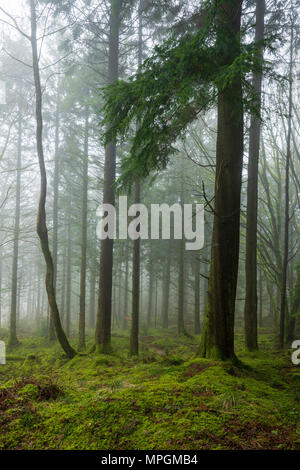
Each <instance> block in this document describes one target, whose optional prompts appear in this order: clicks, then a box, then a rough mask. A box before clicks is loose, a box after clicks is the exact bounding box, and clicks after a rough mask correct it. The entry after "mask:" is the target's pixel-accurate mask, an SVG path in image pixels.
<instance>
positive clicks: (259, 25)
mask: <svg viewBox="0 0 300 470" xmlns="http://www.w3.org/2000/svg"><path fill="white" fill-rule="evenodd" d="M264 14H265V0H256V27H255V42H258V41H261V40H262V39H263V38H264ZM258 54H259V60H260V61H262V60H263V49H262V47H261V48H260V50H259V53H258ZM253 88H254V90H255V93H256V94H257V97H256V106H257V108H258V110H259V111H260V108H261V89H262V74H261V73H260V74H255V75H254V76H253ZM260 128H261V125H260V119H259V118H258V117H257V116H255V115H252V116H251V124H250V137H249V163H248V188H247V224H246V298H245V309H244V318H245V342H246V348H247V349H248V350H250V351H251V350H255V349H257V348H258V345H257V205H258V160H259V143H260Z"/></svg>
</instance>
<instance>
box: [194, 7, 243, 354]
mask: <svg viewBox="0 0 300 470" xmlns="http://www.w3.org/2000/svg"><path fill="white" fill-rule="evenodd" d="M241 6H242V1H241V0H224V1H223V2H222V9H220V12H219V14H218V23H219V24H218V29H219V31H220V33H219V38H218V41H219V46H220V47H221V48H223V50H224V64H227V65H230V64H232V63H233V61H234V60H235V59H236V57H237V56H238V55H239V53H240V40H239V32H240V22H241ZM242 103H243V99H242V86H241V79H240V77H236V78H235V79H233V80H232V82H231V83H229V84H227V86H226V87H224V88H223V89H222V90H219V95H218V134H217V150H216V179H215V208H214V211H215V214H214V226H213V236H212V253H211V266H210V275H209V286H208V299H207V305H206V318H205V325H204V328H203V331H202V337H201V342H200V348H199V354H200V355H201V356H202V357H208V358H217V359H221V360H226V359H235V354H234V313H235V297H236V287H237V276H238V263H239V238H240V205H241V180H242V161H243V104H242Z"/></svg>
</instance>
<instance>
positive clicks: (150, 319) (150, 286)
mask: <svg viewBox="0 0 300 470" xmlns="http://www.w3.org/2000/svg"><path fill="white" fill-rule="evenodd" d="M149 269H150V271H149V290H148V311H147V326H148V327H149V326H151V323H152V299H153V266H152V256H151V255H150V268H149Z"/></svg>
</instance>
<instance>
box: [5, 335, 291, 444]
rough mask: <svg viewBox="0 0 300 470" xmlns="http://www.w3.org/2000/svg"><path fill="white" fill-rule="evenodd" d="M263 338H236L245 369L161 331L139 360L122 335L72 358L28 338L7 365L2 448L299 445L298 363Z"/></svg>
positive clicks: (144, 345)
mask: <svg viewBox="0 0 300 470" xmlns="http://www.w3.org/2000/svg"><path fill="white" fill-rule="evenodd" d="M262 333H263V332H262ZM259 342H260V350H259V351H258V352H256V353H251V354H249V353H246V352H245V351H244V350H243V346H242V344H241V337H239V335H238V336H237V354H238V357H239V359H240V360H241V361H242V362H243V363H244V364H245V365H246V366H248V367H244V368H237V367H235V366H232V365H230V364H222V363H219V362H212V361H209V360H203V359H199V358H197V357H196V351H197V346H198V344H199V337H193V338H187V337H177V336H176V335H175V334H174V335H171V334H164V333H162V332H161V333H157V331H155V332H148V334H147V335H145V336H142V337H141V354H140V358H139V359H133V358H130V357H128V353H127V350H128V337H126V335H125V334H124V335H122V334H121V333H120V334H118V335H117V334H116V335H114V337H113V349H114V353H113V354H111V355H95V354H87V355H78V356H76V357H75V358H74V359H72V360H68V359H67V358H66V357H64V355H63V354H62V352H61V350H60V348H59V346H58V345H57V343H54V344H52V345H49V344H48V345H47V344H45V339H41V338H29V339H28V338H27V339H26V338H21V345H20V346H19V347H18V348H17V349H16V350H15V351H13V352H11V353H9V354H8V355H7V364H6V365H0V426H1V433H0V449H86V450H87V449H98V450H104V449H109V450H124V449H126V450H134V449H146V450H154V449H156V450H161V449H164V450H167V449H168V450H171V449H178V450H180V449H186V450H195V449H197V450H201V449H300V366H293V365H292V363H291V354H290V351H285V352H278V351H274V349H273V339H272V336H271V335H270V334H266V333H265V334H261V335H260V341H259ZM91 345H92V338H90V339H89V345H88V346H91Z"/></svg>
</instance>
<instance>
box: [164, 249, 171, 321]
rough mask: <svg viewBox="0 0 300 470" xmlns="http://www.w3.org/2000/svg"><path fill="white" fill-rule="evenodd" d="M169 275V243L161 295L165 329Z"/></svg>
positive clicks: (167, 314) (167, 311)
mask: <svg viewBox="0 0 300 470" xmlns="http://www.w3.org/2000/svg"><path fill="white" fill-rule="evenodd" d="M170 275H171V247H170V241H169V244H168V254H167V259H166V264H165V273H164V280H163V286H164V288H163V293H162V299H163V301H162V326H163V328H165V329H167V328H168V326H169V294H170Z"/></svg>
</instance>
